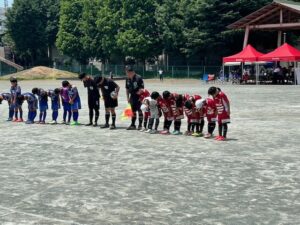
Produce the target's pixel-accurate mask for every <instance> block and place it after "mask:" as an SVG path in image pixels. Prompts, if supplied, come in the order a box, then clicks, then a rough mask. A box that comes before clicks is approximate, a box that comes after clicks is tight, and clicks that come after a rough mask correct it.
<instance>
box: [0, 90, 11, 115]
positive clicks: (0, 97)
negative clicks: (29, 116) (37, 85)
mask: <svg viewBox="0 0 300 225" xmlns="http://www.w3.org/2000/svg"><path fill="white" fill-rule="evenodd" d="M3 100H5V101H7V103H8V109H9V113H8V119H7V121H12V119H13V116H14V109H13V107H12V104H11V94H10V93H2V94H0V104H1V103H2V101H3Z"/></svg>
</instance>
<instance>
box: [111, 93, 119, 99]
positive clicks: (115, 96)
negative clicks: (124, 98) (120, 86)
mask: <svg viewBox="0 0 300 225" xmlns="http://www.w3.org/2000/svg"><path fill="white" fill-rule="evenodd" d="M117 96H118V94H117V93H116V92H115V91H113V92H111V93H110V97H111V98H112V99H116V98H117Z"/></svg>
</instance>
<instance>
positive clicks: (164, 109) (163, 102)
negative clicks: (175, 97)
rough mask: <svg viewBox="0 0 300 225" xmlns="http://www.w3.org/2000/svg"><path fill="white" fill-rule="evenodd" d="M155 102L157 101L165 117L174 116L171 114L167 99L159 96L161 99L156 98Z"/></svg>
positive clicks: (172, 117)
mask: <svg viewBox="0 0 300 225" xmlns="http://www.w3.org/2000/svg"><path fill="white" fill-rule="evenodd" d="M157 103H158V106H159V108H160V109H161V111H162V112H163V114H164V117H165V119H167V120H173V119H174V116H173V112H172V109H171V107H170V105H169V102H168V101H167V100H165V99H162V98H161V99H158V101H157Z"/></svg>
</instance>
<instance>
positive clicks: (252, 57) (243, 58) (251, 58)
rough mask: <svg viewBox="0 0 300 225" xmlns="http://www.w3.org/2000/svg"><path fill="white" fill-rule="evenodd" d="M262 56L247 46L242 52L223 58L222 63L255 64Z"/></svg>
mask: <svg viewBox="0 0 300 225" xmlns="http://www.w3.org/2000/svg"><path fill="white" fill-rule="evenodd" d="M261 56H263V53H261V52H258V51H257V50H256V49H255V48H253V47H252V46H251V45H247V46H246V47H245V48H244V49H243V51H241V52H239V53H237V54H235V55H232V56H228V57H224V58H223V63H227V62H241V63H242V62H256V61H258V58H259V57H261Z"/></svg>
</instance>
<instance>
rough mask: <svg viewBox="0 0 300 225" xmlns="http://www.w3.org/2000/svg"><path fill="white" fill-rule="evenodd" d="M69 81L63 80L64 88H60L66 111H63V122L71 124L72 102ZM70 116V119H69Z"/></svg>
mask: <svg viewBox="0 0 300 225" xmlns="http://www.w3.org/2000/svg"><path fill="white" fill-rule="evenodd" d="M68 84H69V82H68V81H63V82H62V88H61V89H60V96H61V102H62V105H63V109H64V113H63V122H62V123H63V124H66V125H70V121H71V117H72V112H71V104H70V98H69V93H68V90H69V88H68ZM67 117H68V120H67Z"/></svg>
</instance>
